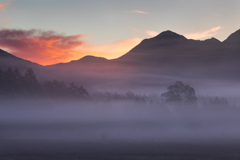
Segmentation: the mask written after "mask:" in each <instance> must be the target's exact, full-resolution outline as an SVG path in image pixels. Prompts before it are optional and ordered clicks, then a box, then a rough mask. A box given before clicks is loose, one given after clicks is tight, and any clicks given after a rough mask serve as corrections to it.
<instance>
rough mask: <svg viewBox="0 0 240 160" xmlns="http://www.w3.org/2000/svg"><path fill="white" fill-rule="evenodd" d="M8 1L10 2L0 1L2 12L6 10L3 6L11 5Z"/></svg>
mask: <svg viewBox="0 0 240 160" xmlns="http://www.w3.org/2000/svg"><path fill="white" fill-rule="evenodd" d="M10 2H11V1H10V0H7V1H3V2H1V3H0V10H1V11H3V12H6V9H5V7H6V6H9V5H11V3H10Z"/></svg>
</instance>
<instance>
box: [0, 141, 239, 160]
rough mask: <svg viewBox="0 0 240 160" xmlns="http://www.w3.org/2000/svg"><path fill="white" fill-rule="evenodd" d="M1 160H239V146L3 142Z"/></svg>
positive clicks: (154, 143) (211, 144)
mask: <svg viewBox="0 0 240 160" xmlns="http://www.w3.org/2000/svg"><path fill="white" fill-rule="evenodd" d="M0 159H1V160H122V159H123V160H135V159H136V160H139V159H140V160H145V159H146V160H155V159H163V160H175V159H176V160H179V159H184V160H185V159H189V160H202V159H203V160H239V159H240V143H237V142H226V143H219V142H213V143H199V142H198V143H193V142H191V143H190V142H189V143H186V142H181V143H180V142H178V143H166V142H164V143H163V142H162V143H160V142H158V143H157V142H152V143H145V142H144V143H132V142H131V143H130V142H129V143H128V142H124V143H123V142H118V143H116V142H114V143H103V142H99V143H92V142H88V143H87V142H84V143H66V142H61V143H60V142H56V143H49V142H40V141H38V142H34V143H33V142H32V141H31V142H27V141H25V142H24V143H23V142H13V141H12V142H9V141H8V142H7V141H5V142H3V143H1V153H0Z"/></svg>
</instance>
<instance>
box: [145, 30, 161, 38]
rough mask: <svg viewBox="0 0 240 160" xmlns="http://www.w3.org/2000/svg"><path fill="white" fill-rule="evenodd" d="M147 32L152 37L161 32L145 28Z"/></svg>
mask: <svg viewBox="0 0 240 160" xmlns="http://www.w3.org/2000/svg"><path fill="white" fill-rule="evenodd" d="M145 34H147V35H148V36H151V37H155V36H157V35H158V34H159V33H158V32H156V31H150V30H145Z"/></svg>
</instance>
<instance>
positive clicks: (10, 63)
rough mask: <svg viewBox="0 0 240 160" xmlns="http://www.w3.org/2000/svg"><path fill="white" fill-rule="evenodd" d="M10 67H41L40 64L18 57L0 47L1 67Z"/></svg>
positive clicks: (21, 68) (24, 68)
mask: <svg viewBox="0 0 240 160" xmlns="http://www.w3.org/2000/svg"><path fill="white" fill-rule="evenodd" d="M8 67H12V68H19V69H20V70H26V69H27V68H29V67H31V68H34V69H36V68H39V67H40V65H38V64H36V63H33V62H30V61H27V60H24V59H21V58H18V57H16V56H14V55H12V54H10V53H7V52H6V51H4V50H1V49H0V68H1V69H7V68H8Z"/></svg>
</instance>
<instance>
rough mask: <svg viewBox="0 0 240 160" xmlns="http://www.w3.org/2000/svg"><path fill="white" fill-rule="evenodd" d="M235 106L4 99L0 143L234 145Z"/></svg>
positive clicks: (239, 132)
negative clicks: (219, 143) (207, 143)
mask: <svg viewBox="0 0 240 160" xmlns="http://www.w3.org/2000/svg"><path fill="white" fill-rule="evenodd" d="M239 122H240V112H239V108H238V107H236V106H235V107H216V106H213V107H211V106H208V107H207V108H206V107H205V108H204V107H203V106H201V105H199V104H198V105H196V106H185V107H184V106H171V105H163V104H157V103H155V104H154V103H141V102H128V101H119V102H106V101H86V102H84V101H78V100H74V101H72V100H71V101H70V100H56V99H55V100H50V99H49V100H36V99H35V100H23V99H21V100H14V101H12V100H10V101H8V100H6V101H4V102H3V103H1V107H0V128H1V129H0V130H1V132H0V139H1V140H4V141H6V142H7V141H11V142H13V141H25V140H26V141H33V142H34V141H39V140H41V141H47V142H49V143H50V142H51V141H54V142H56V141H59V142H61V141H64V142H79V143H81V142H97V143H104V142H119V143H124V142H149V143H151V142H210V141H213V142H224V141H233V142H234V141H235V142H236V141H238V140H240V128H239Z"/></svg>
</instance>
